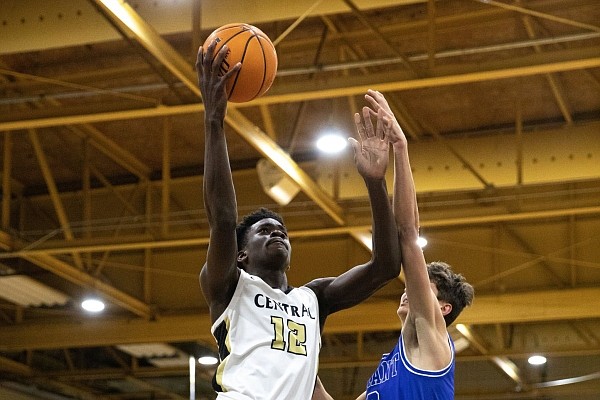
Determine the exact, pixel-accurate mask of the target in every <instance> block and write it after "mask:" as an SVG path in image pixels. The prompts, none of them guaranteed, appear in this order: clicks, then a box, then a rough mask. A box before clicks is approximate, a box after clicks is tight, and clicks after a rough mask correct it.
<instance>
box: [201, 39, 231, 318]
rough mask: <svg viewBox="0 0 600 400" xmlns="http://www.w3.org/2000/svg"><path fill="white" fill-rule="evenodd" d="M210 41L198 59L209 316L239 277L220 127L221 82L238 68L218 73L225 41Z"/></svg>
mask: <svg viewBox="0 0 600 400" xmlns="http://www.w3.org/2000/svg"><path fill="white" fill-rule="evenodd" d="M214 46H215V42H213V43H212V44H210V45H209V47H208V48H207V49H202V48H200V50H199V52H198V59H197V62H196V68H197V73H198V83H199V85H200V90H201V92H202V99H203V102H204V129H205V131H204V134H205V137H204V143H205V148H204V176H203V196H204V208H205V210H206V216H207V219H208V224H209V228H210V239H209V245H208V252H207V256H206V264H205V265H204V267H203V268H202V270H201V272H200V285H201V287H202V292H203V294H204V296H205V298H206V300H207V302H208V304H209V307H210V313H211V318H212V320H213V321H214V320H216V318H217V317H218V316H219V315H220V314H221V313H222V311H223V310H224V309H225V307H226V306H227V304H228V303H229V300H230V299H231V297H232V296H233V292H234V290H235V286H236V284H237V280H238V278H239V270H238V268H237V262H236V258H237V243H236V236H235V226H236V223H237V204H236V198H235V190H234V186H233V178H232V175H231V167H230V164H229V155H228V153H227V142H226V140H225V131H224V120H225V113H226V110H227V96H226V93H225V83H226V81H227V79H229V78H230V77H231V75H232V74H233V73H235V72H236V71H237V70H238V69H239V64H238V65H236V66H234V67H233V68H231V69H230V70H229V71H228V72H227V73H226V74H224V75H223V76H219V68H213V65H220V64H221V63H222V61H223V59H224V57H225V55H226V52H227V47H226V46H223V48H222V49H221V51H219V53H218V54H217V55H216V56H214V57H213V52H214Z"/></svg>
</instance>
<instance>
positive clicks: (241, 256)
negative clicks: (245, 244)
mask: <svg viewBox="0 0 600 400" xmlns="http://www.w3.org/2000/svg"><path fill="white" fill-rule="evenodd" d="M247 258H248V254H247V253H246V251H245V250H240V251H238V253H237V262H238V263H239V264H243V263H244V261H245V260H246V259H247Z"/></svg>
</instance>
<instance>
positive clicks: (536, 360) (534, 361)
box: [527, 354, 546, 365]
mask: <svg viewBox="0 0 600 400" xmlns="http://www.w3.org/2000/svg"><path fill="white" fill-rule="evenodd" d="M527 362H528V363H529V364H531V365H543V364H546V357H544V356H541V355H539V354H535V355H533V356H531V357H529V358H528V359H527Z"/></svg>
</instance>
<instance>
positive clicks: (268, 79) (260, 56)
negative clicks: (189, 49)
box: [202, 23, 277, 103]
mask: <svg viewBox="0 0 600 400" xmlns="http://www.w3.org/2000/svg"><path fill="white" fill-rule="evenodd" d="M215 39H216V40H217V41H218V43H217V45H216V46H215V54H216V53H218V51H219V50H220V49H221V47H223V45H224V44H227V47H228V48H229V51H228V52H227V56H226V57H225V59H224V60H223V64H222V65H221V73H222V74H225V73H226V72H227V71H228V70H229V68H231V67H232V66H234V65H235V64H237V63H238V62H241V63H242V67H241V68H240V70H239V71H238V72H237V74H235V75H233V76H232V77H231V78H230V79H229V81H228V82H227V98H228V100H229V101H231V102H234V103H243V102H246V101H250V100H253V99H256V98H257V97H260V96H262V95H263V94H265V93H266V91H267V90H269V88H270V87H271V85H272V84H273V81H274V80H275V75H276V73H277V52H276V51H275V46H274V45H273V42H271V39H269V37H268V36H267V35H266V34H265V33H264V32H263V31H261V30H260V29H258V28H257V27H255V26H252V25H248V24H243V23H235V24H227V25H223V26H221V27H220V28H217V29H215V30H214V31H213V32H212V33H211V34H210V36H208V38H206V40H205V41H204V45H203V46H202V48H203V49H206V48H208V45H210V44H211V43H212V41H213V40H215Z"/></svg>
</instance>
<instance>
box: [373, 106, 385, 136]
mask: <svg viewBox="0 0 600 400" xmlns="http://www.w3.org/2000/svg"><path fill="white" fill-rule="evenodd" d="M384 130H385V120H384V114H383V110H382V109H381V108H380V109H379V110H377V131H376V132H375V134H376V136H377V138H378V139H381V140H384V139H385V131H384Z"/></svg>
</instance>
